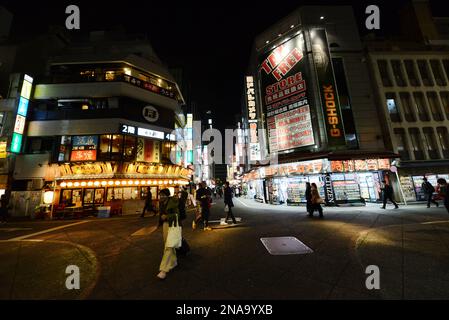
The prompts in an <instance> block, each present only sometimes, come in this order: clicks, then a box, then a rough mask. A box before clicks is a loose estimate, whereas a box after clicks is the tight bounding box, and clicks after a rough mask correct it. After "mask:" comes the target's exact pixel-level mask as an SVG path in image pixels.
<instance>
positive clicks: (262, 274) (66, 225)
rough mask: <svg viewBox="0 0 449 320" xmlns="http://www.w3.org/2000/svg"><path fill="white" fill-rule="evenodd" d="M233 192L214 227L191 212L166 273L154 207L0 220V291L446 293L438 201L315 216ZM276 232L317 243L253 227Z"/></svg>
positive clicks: (2, 294)
mask: <svg viewBox="0 0 449 320" xmlns="http://www.w3.org/2000/svg"><path fill="white" fill-rule="evenodd" d="M234 200H235V201H234V202H235V204H236V207H235V208H234V212H235V215H236V217H240V218H241V222H239V223H238V224H237V225H235V226H233V225H231V224H229V225H227V226H223V225H220V224H219V220H220V218H222V217H224V213H223V202H222V201H221V200H217V203H216V204H214V205H213V206H212V215H211V221H212V222H211V226H212V227H213V229H212V230H211V231H204V230H201V229H196V230H194V231H192V228H191V224H190V222H191V219H192V213H190V214H188V219H187V220H186V222H185V223H184V228H183V229H184V237H185V238H186V239H188V242H189V244H190V246H191V252H190V253H188V255H187V256H186V257H180V258H179V260H178V262H179V265H178V266H177V267H176V268H175V269H174V270H173V271H171V272H170V273H169V274H168V276H167V278H166V279H165V280H164V281H161V280H159V279H158V278H157V277H156V274H157V272H158V266H159V263H160V259H161V256H162V247H163V243H162V235H161V230H160V229H156V228H155V226H156V223H157V218H156V217H145V218H139V217H138V216H137V215H130V216H122V217H118V218H112V219H86V220H81V221H77V220H66V221H52V222H45V221H35V222H10V223H8V224H7V225H3V226H1V227H0V237H1V239H2V240H1V242H0V246H1V249H0V298H1V299H151V300H153V299H156V300H157V299H180V300H183V299H187V300H189V299H193V300H196V299H201V300H208V299H272V300H274V299H404V298H405V299H422V298H425V299H447V298H449V216H448V215H447V212H446V211H445V210H444V209H442V208H441V207H440V208H434V207H432V208H431V209H427V208H425V206H423V205H409V206H401V207H400V208H399V209H397V210H395V209H393V206H392V205H391V207H387V209H386V210H382V209H380V205H376V204H369V205H368V206H366V207H352V208H346V207H339V208H325V215H324V218H323V219H320V218H318V217H317V216H315V217H313V218H309V217H307V216H306V214H305V208H304V207H282V208H281V207H276V206H269V205H265V204H260V203H256V202H254V201H253V200H249V199H243V198H238V199H234ZM54 228H56V230H54ZM51 230H54V231H51ZM47 231H48V232H47ZM38 232H41V233H40V234H36V233H38ZM33 234H35V235H33ZM277 236H294V237H296V238H298V239H299V240H300V241H302V242H303V243H304V244H306V245H307V246H309V247H310V248H311V249H312V250H313V253H308V254H303V255H270V254H269V253H268V251H267V250H266V249H265V247H264V246H263V244H262V243H261V241H260V238H262V237H277ZM44 257H45V258H44ZM68 265H77V266H78V267H79V268H80V275H81V288H80V290H72V291H70V290H67V289H66V287H65V280H66V277H67V276H68V275H67V274H65V270H66V267H67V266H68ZM368 265H377V266H378V267H379V269H380V290H368V289H367V288H366V286H365V280H366V278H367V276H368V275H367V274H365V268H366V266H368Z"/></svg>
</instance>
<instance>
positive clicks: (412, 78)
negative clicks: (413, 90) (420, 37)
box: [404, 60, 420, 87]
mask: <svg viewBox="0 0 449 320" xmlns="http://www.w3.org/2000/svg"><path fill="white" fill-rule="evenodd" d="M404 66H405V71H406V72H407V76H408V81H409V83H410V85H411V86H413V87H418V86H420V83H419V80H418V75H417V73H416V69H415V63H414V61H413V60H404Z"/></svg>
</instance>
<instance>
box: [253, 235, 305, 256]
mask: <svg viewBox="0 0 449 320" xmlns="http://www.w3.org/2000/svg"><path fill="white" fill-rule="evenodd" d="M260 241H262V243H263V245H264V246H265V248H267V250H268V252H269V253H270V254H272V255H286V254H305V253H312V252H313V250H312V249H310V248H309V247H308V246H306V245H305V244H304V243H302V242H301V241H299V240H298V239H297V238H295V237H272V238H260Z"/></svg>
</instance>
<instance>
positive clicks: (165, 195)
mask: <svg viewBox="0 0 449 320" xmlns="http://www.w3.org/2000/svg"><path fill="white" fill-rule="evenodd" d="M159 197H160V199H159V226H162V234H163V237H164V254H163V256H162V261H161V264H160V266H159V273H158V275H157V277H158V278H159V279H161V280H163V279H165V278H166V277H167V273H168V272H170V271H171V270H172V269H173V268H175V267H176V266H177V265H178V261H177V257H176V249H175V248H172V247H167V237H168V231H169V228H170V227H177V226H180V223H181V222H180V221H179V200H178V199H177V198H175V197H171V196H170V190H169V189H162V190H161V191H160V192H159Z"/></svg>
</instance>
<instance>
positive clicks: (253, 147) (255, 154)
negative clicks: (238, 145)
mask: <svg viewBox="0 0 449 320" xmlns="http://www.w3.org/2000/svg"><path fill="white" fill-rule="evenodd" d="M249 150H250V152H249V160H250V161H258V160H260V159H261V153H260V143H250V144H249Z"/></svg>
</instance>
